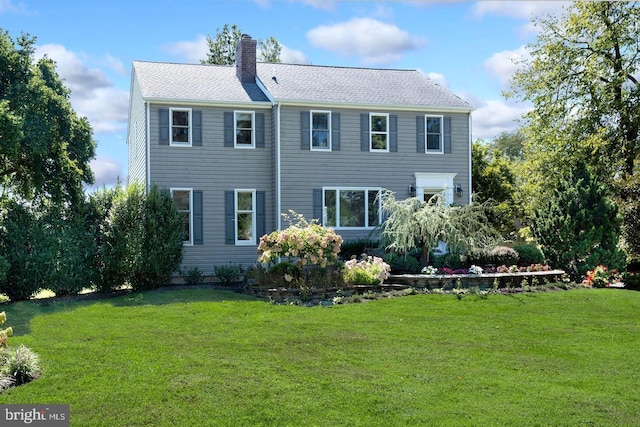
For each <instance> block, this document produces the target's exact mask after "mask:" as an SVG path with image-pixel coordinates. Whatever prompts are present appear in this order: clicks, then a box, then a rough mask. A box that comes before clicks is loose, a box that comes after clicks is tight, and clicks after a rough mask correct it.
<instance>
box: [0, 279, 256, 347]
mask: <svg viewBox="0 0 640 427" xmlns="http://www.w3.org/2000/svg"><path fill="white" fill-rule="evenodd" d="M224 301H256V302H264V301H263V300H261V299H259V298H256V297H254V296H251V295H248V294H245V293H241V292H237V291H233V290H221V289H219V288H214V287H212V286H206V285H203V286H194V287H184V286H175V287H174V286H168V287H161V288H158V289H154V290H149V291H144V292H142V291H140V292H134V291H131V290H125V291H116V292H112V293H108V294H106V293H105V294H101V293H88V294H83V295H74V296H65V297H50V298H40V299H32V300H29V301H17V302H5V303H0V311H5V312H6V314H7V321H6V322H5V324H4V325H3V326H4V327H8V326H11V327H12V328H13V335H14V336H23V335H28V334H29V333H30V332H31V329H30V324H31V321H32V320H33V318H35V317H37V316H40V315H48V314H54V313H59V312H63V311H68V310H75V309H77V308H79V307H87V306H90V305H94V304H100V303H108V304H111V305H113V306H115V307H133V306H142V305H169V304H176V303H192V302H224Z"/></svg>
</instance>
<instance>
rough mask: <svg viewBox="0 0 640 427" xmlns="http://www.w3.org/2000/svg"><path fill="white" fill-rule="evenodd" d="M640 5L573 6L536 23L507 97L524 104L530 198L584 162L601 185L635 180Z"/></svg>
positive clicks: (638, 142) (638, 151)
mask: <svg viewBox="0 0 640 427" xmlns="http://www.w3.org/2000/svg"><path fill="white" fill-rule="evenodd" d="M638 22H640V5H639V4H638V2H635V1H634V2H590V1H576V2H574V3H572V4H571V5H570V6H569V7H568V9H567V11H566V13H565V14H564V15H562V16H558V17H556V16H548V17H545V18H542V19H539V20H537V21H536V22H535V23H536V25H537V27H538V28H539V30H540V33H539V35H538V37H537V41H536V42H535V43H533V44H531V45H529V46H528V52H529V55H530V57H529V58H527V59H524V60H522V61H521V63H520V68H519V70H518V71H517V72H516V73H515V75H514V76H513V80H512V87H511V91H510V92H508V93H506V95H507V97H515V98H517V99H519V100H522V101H527V102H531V103H532V104H533V108H532V109H531V110H530V111H529V112H528V113H526V114H525V117H524V118H525V120H526V126H525V129H524V132H525V136H526V140H525V142H524V148H525V152H526V156H527V157H528V160H527V162H528V163H529V165H528V166H529V167H528V169H527V170H526V171H525V172H527V173H532V176H533V178H534V179H532V180H531V182H530V184H531V185H532V188H530V191H531V192H533V193H536V192H539V191H543V190H544V188H545V186H547V185H548V184H549V181H550V180H551V181H553V180H554V179H555V177H557V176H561V175H562V171H563V169H564V165H565V164H567V163H576V162H578V161H583V162H586V163H587V164H588V165H589V166H590V168H591V169H592V170H593V171H594V173H596V174H597V175H598V176H599V177H600V178H601V179H603V180H605V181H609V182H610V181H611V180H612V179H614V178H615V177H619V178H622V177H624V176H625V175H632V174H633V173H634V168H635V165H636V163H637V161H638V156H639V155H640V138H639V137H638V135H639V134H640V114H638V111H640V84H639V82H638V74H637V72H638V70H639V69H640V54H639V53H638V52H639V50H638V49H639V45H640V42H639V40H640V25H638Z"/></svg>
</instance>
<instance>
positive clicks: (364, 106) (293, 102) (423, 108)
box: [275, 98, 475, 113]
mask: <svg viewBox="0 0 640 427" xmlns="http://www.w3.org/2000/svg"><path fill="white" fill-rule="evenodd" d="M275 102H278V103H281V104H282V105H283V106H289V107H307V108H313V107H317V108H330V107H333V108H345V109H358V110H382V109H383V110H385V111H416V112H445V113H471V112H472V111H474V110H475V108H473V107H471V106H469V107H451V106H450V107H438V106H429V105H386V104H368V103H348V102H329V101H301V100H297V99H278V98H276V99H275Z"/></svg>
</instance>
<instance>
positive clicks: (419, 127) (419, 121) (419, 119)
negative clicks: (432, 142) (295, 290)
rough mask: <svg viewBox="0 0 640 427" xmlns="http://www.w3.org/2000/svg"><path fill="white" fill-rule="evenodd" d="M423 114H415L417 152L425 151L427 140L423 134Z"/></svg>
mask: <svg viewBox="0 0 640 427" xmlns="http://www.w3.org/2000/svg"><path fill="white" fill-rule="evenodd" d="M424 120H425V118H424V116H416V151H417V152H418V153H426V152H427V145H426V144H427V141H426V139H425V136H424V132H425V131H424V126H425V124H424Z"/></svg>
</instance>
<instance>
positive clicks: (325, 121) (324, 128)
mask: <svg viewBox="0 0 640 427" xmlns="http://www.w3.org/2000/svg"><path fill="white" fill-rule="evenodd" d="M311 150H312V151H331V112H330V111H311Z"/></svg>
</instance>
